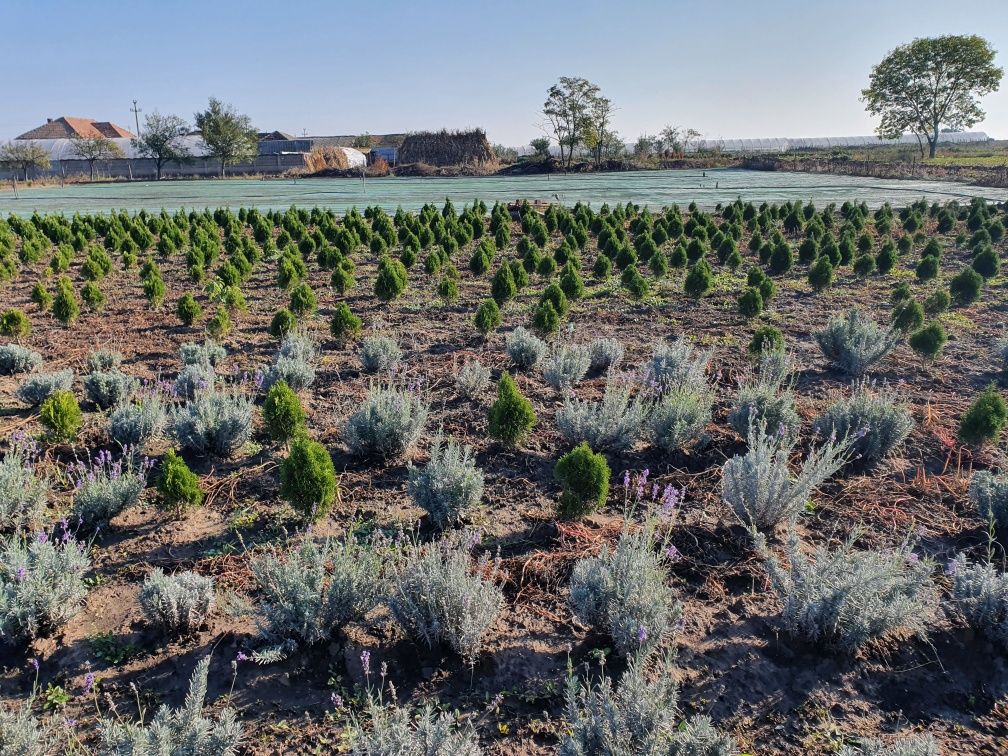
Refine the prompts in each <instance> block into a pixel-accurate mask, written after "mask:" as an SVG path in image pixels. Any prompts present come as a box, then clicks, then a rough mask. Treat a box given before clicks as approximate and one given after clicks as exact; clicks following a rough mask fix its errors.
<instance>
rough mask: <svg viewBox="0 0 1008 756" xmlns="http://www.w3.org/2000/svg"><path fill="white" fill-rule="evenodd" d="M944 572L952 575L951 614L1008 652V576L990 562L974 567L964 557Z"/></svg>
mask: <svg viewBox="0 0 1008 756" xmlns="http://www.w3.org/2000/svg"><path fill="white" fill-rule="evenodd" d="M945 572H946V573H947V574H949V575H951V576H952V592H951V595H950V596H949V598H948V601H947V602H946V604H945V606H946V609H947V610H948V612H949V613H950V614H951V615H952V616H954V617H956V618H957V619H959V620H960V621H961V622H963V623H964V624H966V625H967V626H968V627H970V628H972V629H973V630H976V631H977V632H978V633H980V634H981V635H984V636H985V637H987V638H990V639H991V640H992V641H994V642H996V643H1000V644H1001V645H1002V646H1004V647H1005V648H1006V649H1008V574H1006V573H1004V572H999V571H998V570H997V569H995V567H994V565H992V564H991V563H990V562H984V563H980V564H972V565H971V564H970V563H969V562H968V561H967V560H966V556H965V555H964V554H960V555H959V556H957V557H956V558H955V559H954V560H953V561H951V562H949V564H948V567H947V568H946V570H945Z"/></svg>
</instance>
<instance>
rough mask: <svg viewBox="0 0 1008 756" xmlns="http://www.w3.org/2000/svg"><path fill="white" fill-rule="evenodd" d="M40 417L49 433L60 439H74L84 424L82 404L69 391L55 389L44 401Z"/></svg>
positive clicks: (40, 409)
mask: <svg viewBox="0 0 1008 756" xmlns="http://www.w3.org/2000/svg"><path fill="white" fill-rule="evenodd" d="M39 419H40V420H41V421H42V425H43V426H45V428H46V430H48V431H49V434H50V435H51V436H52V437H53V438H55V439H57V440H59V441H73V440H74V439H75V438H77V432H78V431H79V430H80V428H81V425H83V420H82V418H81V410H80V405H79V404H78V403H77V398H76V397H75V396H74V395H73V394H72V393H71V392H69V391H54V392H53V393H51V394H50V395H49V397H48V398H47V399H46V400H45V401H44V402H42V406H41V407H40V408H39Z"/></svg>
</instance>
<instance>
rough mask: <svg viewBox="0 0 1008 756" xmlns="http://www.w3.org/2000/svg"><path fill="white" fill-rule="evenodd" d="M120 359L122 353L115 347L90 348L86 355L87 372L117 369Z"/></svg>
mask: <svg viewBox="0 0 1008 756" xmlns="http://www.w3.org/2000/svg"><path fill="white" fill-rule="evenodd" d="M122 361H123V356H122V353H121V352H118V351H116V350H115V349H92V350H91V351H90V352H88V356H87V370H88V372H89V373H108V372H111V371H113V370H118V369H119V366H120V365H122Z"/></svg>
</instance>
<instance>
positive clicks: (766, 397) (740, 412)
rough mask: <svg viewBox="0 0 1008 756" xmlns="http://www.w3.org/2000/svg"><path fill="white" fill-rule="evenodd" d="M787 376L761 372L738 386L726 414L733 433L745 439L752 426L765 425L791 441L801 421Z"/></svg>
mask: <svg viewBox="0 0 1008 756" xmlns="http://www.w3.org/2000/svg"><path fill="white" fill-rule="evenodd" d="M787 381H788V376H785V377H784V378H783V379H779V376H769V375H766V374H764V373H762V372H760V373H759V374H757V375H750V376H748V377H747V378H746V379H745V380H744V381H743V382H742V384H741V385H740V386H739V392H738V396H737V397H736V398H735V404H734V405H733V407H732V409H731V411H730V412H729V413H728V424H729V425H731V427H732V428H733V429H734V431H735V432H736V433H738V434H739V435H742V436H747V435H748V433H749V426H750V424H751V423H760V422H762V423H764V424H765V425H766V427H767V428H772V429H774V430H776V431H777V433H778V434H779V435H784V436H787V437H789V438H790V437H793V436H795V435H796V434H797V433H798V429H799V427H800V425H801V418H799V417H798V410H797V409H796V408H795V399H794V393H793V392H792V391H791V387H790V385H789V384H788V382H787Z"/></svg>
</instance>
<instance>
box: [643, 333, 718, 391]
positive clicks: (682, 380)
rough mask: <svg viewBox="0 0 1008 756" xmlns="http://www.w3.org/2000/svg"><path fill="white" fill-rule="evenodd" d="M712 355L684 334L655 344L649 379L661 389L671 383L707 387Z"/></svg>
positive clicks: (649, 365) (647, 375)
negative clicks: (699, 347) (687, 339)
mask: <svg viewBox="0 0 1008 756" xmlns="http://www.w3.org/2000/svg"><path fill="white" fill-rule="evenodd" d="M710 358H711V352H710V350H700V349H697V348H696V347H695V346H693V344H692V343H690V342H688V341H686V339H685V338H684V337H682V336H680V337H678V338H677V339H676V340H675V341H673V342H671V343H660V344H656V345H655V347H654V352H653V354H652V356H651V361H650V362H649V363H648V366H647V369H646V381H647V382H649V383H653V384H655V385H656V386H657V387H658V389H659V390H664V389H665V388H667V387H670V386H682V387H690V388H693V389H696V390H700V389H707V388H708V386H707V375H706V374H707V365H708V363H709V362H710Z"/></svg>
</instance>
